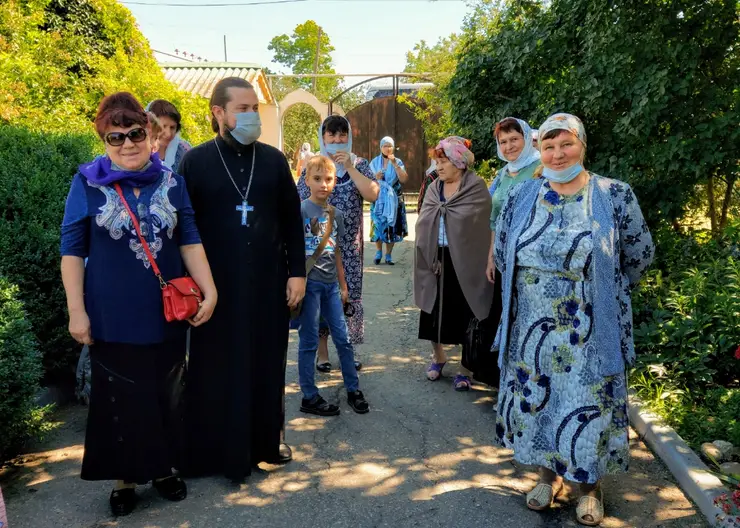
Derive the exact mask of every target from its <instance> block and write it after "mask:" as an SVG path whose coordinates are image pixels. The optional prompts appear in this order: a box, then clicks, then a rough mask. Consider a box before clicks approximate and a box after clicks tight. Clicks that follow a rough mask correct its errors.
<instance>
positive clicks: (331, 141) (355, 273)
mask: <svg viewBox="0 0 740 528" xmlns="http://www.w3.org/2000/svg"><path fill="white" fill-rule="evenodd" d="M319 145H320V147H321V154H322V155H324V156H329V157H330V158H332V160H334V163H335V165H336V166H337V185H336V187H335V188H334V192H333V193H332V195H331V197H330V198H329V203H330V204H331V205H333V206H334V207H336V208H337V209H339V210H341V211H342V212H343V213H344V224H345V232H344V238H343V240H342V244H341V251H342V263H343V264H344V275H345V277H346V279H347V286H348V289H349V303H350V304H351V306H352V308H351V311H352V312H353V315H351V316H350V317H347V327H348V330H349V338H350V341H351V342H352V344H353V345H360V344H362V343H363V342H364V340H365V313H364V310H363V307H362V266H363V237H364V234H363V231H364V229H363V213H362V203H363V201H364V200H367V201H368V202H371V203H372V202H375V200H376V199H377V198H378V189H379V187H378V183H377V182H376V181H375V177H374V176H373V173H372V170H371V169H370V164H369V163H368V161H367V160H366V159H364V158H360V157H358V156H355V155H354V154H352V128H351V127H350V124H349V121H348V120H347V119H346V118H344V117H342V116H336V115H334V116H329V117H327V118H326V119H325V120H324V122H323V123H322V125H321V129H320V130H319ZM304 176H305V170H304V171H302V173H301V177H300V179H299V181H298V193H299V194H300V196H301V200H305V199H306V198H308V197H309V195H310V194H311V193H310V191H309V189H308V186H307V185H306V180H305V177H304ZM319 337H320V338H321V339H320V341H319V350H318V365H319V366H320V367H321V368H320V369H319V370H322V371H324V372H327V371H328V370H330V369H331V364H330V363H329V352H328V344H327V341H328V337H329V330H328V328H326V327H325V325H322V328H321V330H320V331H319ZM356 366H357V367H358V368H360V367H361V365H360V364H359V363H357V362H356Z"/></svg>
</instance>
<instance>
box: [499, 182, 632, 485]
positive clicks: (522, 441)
mask: <svg viewBox="0 0 740 528" xmlns="http://www.w3.org/2000/svg"><path fill="white" fill-rule="evenodd" d="M588 200H589V198H588V186H586V187H584V189H582V190H581V191H580V192H579V193H577V194H575V195H573V196H561V195H559V194H558V193H557V192H555V191H554V190H553V189H552V188H551V187H550V185H549V184H547V183H545V184H544V185H543V186H542V188H541V190H540V193H539V198H538V200H537V203H536V206H535V210H534V217H533V219H532V221H530V222H529V223H528V227H527V228H526V229H525V230H524V231H523V233H522V235H521V236H520V238H519V242H518V245H517V256H516V265H517V270H516V278H515V287H514V301H513V303H512V315H511V317H512V324H511V334H510V339H509V346H508V354H507V356H506V358H507V359H506V361H505V363H504V368H503V370H502V372H501V385H500V388H501V390H500V393H499V401H498V416H497V419H496V440H497V442H498V443H499V444H500V445H502V446H504V447H507V448H510V449H513V450H514V458H515V459H516V460H517V461H518V462H520V463H522V464H528V465H538V466H544V467H547V468H549V469H552V470H553V471H555V472H556V473H557V474H559V475H561V476H562V477H564V478H565V479H568V480H570V481H575V482H582V483H591V484H592V483H595V482H597V481H598V480H600V479H601V478H602V477H603V476H604V475H606V474H608V473H615V472H619V471H624V470H626V469H627V466H628V463H629V445H628V432H627V427H628V418H627V407H626V404H627V390H626V378H625V375H617V376H610V377H604V376H602V375H600V374H599V372H598V368H599V367H598V360H597V358H596V356H597V354H598V350H596V347H595V346H594V344H593V343H592V342H591V339H590V338H591V335H592V324H593V289H592V280H593V277H592V274H593V269H592V265H591V261H592V249H593V242H592V239H591V225H592V221H591V219H590V218H589V215H588V203H587V202H588Z"/></svg>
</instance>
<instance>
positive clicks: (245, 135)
mask: <svg viewBox="0 0 740 528" xmlns="http://www.w3.org/2000/svg"><path fill="white" fill-rule="evenodd" d="M234 115H235V116H236V126H235V127H234V128H233V129H232V130H230V131H229V132H231V136H232V137H233V138H234V139H235V140H237V141H238V142H239V143H241V144H242V145H251V144H252V143H254V142H255V141H257V140H258V139H259V137H260V136H261V135H262V121H261V120H260V115H259V113H258V112H240V113H238V114H234Z"/></svg>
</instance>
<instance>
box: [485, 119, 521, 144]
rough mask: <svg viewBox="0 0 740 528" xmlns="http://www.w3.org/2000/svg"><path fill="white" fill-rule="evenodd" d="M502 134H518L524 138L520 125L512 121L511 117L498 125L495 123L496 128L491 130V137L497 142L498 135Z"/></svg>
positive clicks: (514, 120)
mask: <svg viewBox="0 0 740 528" xmlns="http://www.w3.org/2000/svg"><path fill="white" fill-rule="evenodd" d="M502 132H519V133H520V134H521V135H522V136H524V130H522V125H520V124H519V121H517V120H516V119H514V118H513V117H507V118H506V119H502V120H501V121H499V122H498V123H496V128H494V129H493V136H494V137H495V138H496V140H498V135H499V134H501V133H502Z"/></svg>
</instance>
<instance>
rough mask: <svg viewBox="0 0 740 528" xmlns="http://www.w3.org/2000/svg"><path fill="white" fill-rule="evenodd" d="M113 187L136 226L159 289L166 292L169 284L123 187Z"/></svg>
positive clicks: (116, 184)
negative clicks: (160, 269)
mask: <svg viewBox="0 0 740 528" xmlns="http://www.w3.org/2000/svg"><path fill="white" fill-rule="evenodd" d="M113 186H114V187H115V189H116V192H117V193H118V196H119V197H120V198H121V202H123V206H124V207H125V208H126V212H127V213H128V216H129V218H131V222H132V223H133V224H134V229H135V230H136V234H137V235H139V242H141V246H142V247H143V248H144V253H146V258H147V259H149V264H151V266H152V271H153V272H154V275H156V276H157V278H158V279H159V287H160V288H162V289H163V290H164V289H165V288H166V287H167V283H166V282H165V280H164V278H163V277H162V273H161V272H160V271H159V266H157V261H156V259H155V258H154V255H152V252H151V250H150V249H149V243H148V242H147V241H146V240H145V239H144V237H143V236H142V234H141V228H140V227H139V221H138V220H137V219H136V215H135V214H134V213H133V212H132V211H131V208H130V207H129V205H128V202H127V201H126V197H125V196H123V189H121V186H120V185H119V184H118V183H115V184H113Z"/></svg>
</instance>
